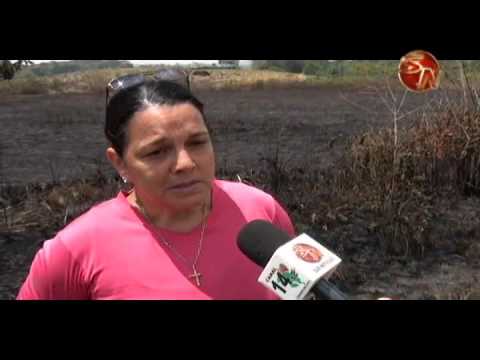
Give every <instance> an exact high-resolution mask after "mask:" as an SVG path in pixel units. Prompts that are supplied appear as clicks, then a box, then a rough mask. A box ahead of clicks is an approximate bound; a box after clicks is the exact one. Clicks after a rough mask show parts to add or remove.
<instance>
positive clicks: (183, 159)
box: [174, 149, 196, 172]
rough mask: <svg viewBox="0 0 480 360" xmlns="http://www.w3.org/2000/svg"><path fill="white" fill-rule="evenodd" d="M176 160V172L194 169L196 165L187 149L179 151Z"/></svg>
mask: <svg viewBox="0 0 480 360" xmlns="http://www.w3.org/2000/svg"><path fill="white" fill-rule="evenodd" d="M176 160H177V161H176V163H175V169H174V170H175V172H179V171H188V170H192V169H193V168H195V166H196V165H195V162H194V160H193V158H192V157H191V156H190V153H189V152H188V151H187V150H185V149H181V150H179V151H178V153H177V159H176Z"/></svg>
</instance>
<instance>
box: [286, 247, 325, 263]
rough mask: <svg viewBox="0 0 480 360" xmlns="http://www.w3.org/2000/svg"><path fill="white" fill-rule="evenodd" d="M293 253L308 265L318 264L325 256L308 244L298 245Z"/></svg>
mask: <svg viewBox="0 0 480 360" xmlns="http://www.w3.org/2000/svg"><path fill="white" fill-rule="evenodd" d="M293 251H294V252H295V255H297V257H298V258H299V259H301V260H303V261H305V262H308V263H318V262H320V261H321V260H322V257H323V254H322V253H321V252H320V250H318V249H317V248H315V247H313V246H311V245H307V244H296V245H295V246H294V247H293Z"/></svg>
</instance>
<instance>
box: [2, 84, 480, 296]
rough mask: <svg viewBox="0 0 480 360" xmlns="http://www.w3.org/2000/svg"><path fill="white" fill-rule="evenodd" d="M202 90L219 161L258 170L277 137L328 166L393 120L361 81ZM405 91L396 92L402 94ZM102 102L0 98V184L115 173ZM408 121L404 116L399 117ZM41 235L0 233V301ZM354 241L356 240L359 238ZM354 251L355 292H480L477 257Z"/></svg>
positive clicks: (350, 285) (469, 203) (407, 105)
mask: <svg viewBox="0 0 480 360" xmlns="http://www.w3.org/2000/svg"><path fill="white" fill-rule="evenodd" d="M198 95H199V98H200V99H201V100H202V101H203V102H204V103H205V105H206V114H207V118H208V120H209V122H210V126H211V128H212V129H213V131H214V142H215V147H216V152H217V157H218V160H217V161H218V166H219V167H221V168H226V167H230V168H255V167H256V166H258V165H259V161H260V160H261V159H262V157H263V156H265V155H267V154H269V153H271V151H272V147H274V146H275V144H276V143H277V142H279V143H280V151H281V153H282V156H284V157H288V159H289V161H290V162H298V163H302V164H305V163H306V164H309V165H308V167H309V168H308V169H307V171H308V170H313V169H324V168H327V167H329V166H331V165H333V164H335V161H336V160H337V159H339V157H340V156H341V155H342V153H343V152H344V145H345V142H346V140H347V139H348V137H349V136H352V135H357V134H361V133H362V132H363V131H365V130H368V129H370V128H376V127H380V126H390V125H391V124H392V114H391V113H390V112H389V110H388V108H387V106H386V104H385V103H384V101H383V100H382V97H381V96H387V94H386V93H378V92H376V91H374V90H373V89H367V88H362V87H357V88H340V87H333V86H329V87H325V88H304V89H301V88H294V89H268V90H265V89H257V90H223V91H218V90H202V91H199V93H198ZM402 95H403V92H402V91H398V92H395V96H397V100H398V101H399V102H400V99H401V98H402ZM435 96H439V94H438V93H433V94H425V95H421V94H411V93H409V94H408V95H407V96H406V98H405V102H404V105H403V107H402V110H403V113H408V112H410V111H414V110H415V109H419V110H421V108H420V107H422V106H427V104H428V103H429V101H431V100H432V99H433V98H435ZM104 107H105V98H104V96H103V95H85V94H83V95H72V94H69V95H38V96H15V97H4V98H1V99H0V126H1V128H0V129H1V131H0V184H28V183H38V182H52V181H63V180H67V179H75V178H80V177H82V178H83V177H88V176H89V175H91V174H93V173H94V172H95V171H97V169H98V168H100V169H102V171H104V172H106V173H113V172H112V170H111V168H110V166H109V164H108V163H107V162H106V160H105V156H104V151H105V147H106V142H105V140H104V136H103V120H104ZM410 119H411V116H406V117H405V118H404V119H403V120H402V124H407V123H408V121H410ZM306 157H307V158H306ZM459 208H461V209H463V210H461V211H462V212H461V214H464V215H465V214H470V215H471V216H472V219H473V218H474V217H475V216H476V215H477V214H478V213H479V212H480V206H479V202H478V201H476V200H466V201H464V202H461V203H459V204H456V208H455V207H454V206H453V205H452V207H451V209H452V210H451V211H450V212H448V214H446V215H445V216H447V217H448V216H450V217H452V216H456V214H457V213H458V211H460V210H459ZM477 218H478V217H477ZM475 226H476V227H474V230H473V231H477V230H478V233H477V234H478V235H480V225H475ZM477 228H478V229H477ZM43 236H44V235H43V234H41V233H35V232H30V233H28V234H27V233H25V234H18V233H17V234H9V233H8V232H5V233H2V232H1V231H0V299H8V298H10V299H11V298H13V297H14V296H15V293H16V291H18V287H19V286H20V283H21V281H22V280H23V277H24V276H25V274H26V271H27V270H28V265H29V262H30V261H31V258H32V256H33V254H34V252H35V250H36V249H37V247H38V245H39V244H41V242H42V241H43V240H45V239H44V238H42V237H43ZM355 241H357V245H356V246H357V248H361V247H362V245H361V243H362V237H361V236H359V237H358V239H355ZM352 243H354V242H352ZM369 251H370V250H369ZM371 251H373V250H371ZM344 253H345V254H348V251H347V252H344ZM353 253H354V254H352V255H351V257H350V258H347V259H344V260H345V263H344V265H342V266H343V267H344V269H345V270H344V271H340V273H342V272H343V273H345V274H348V278H344V279H343V280H344V283H345V286H346V288H347V289H348V290H349V291H350V292H351V293H353V295H354V297H355V298H358V299H367V298H374V297H375V296H377V295H380V296H382V295H385V294H387V295H391V296H395V297H398V298H403V299H425V298H477V296H479V295H478V288H477V287H475V284H479V281H478V276H477V274H478V273H479V272H478V270H479V269H480V265H479V263H478V261H476V260H468V259H466V258H465V257H462V256H459V255H456V254H455V252H450V253H448V254H443V255H442V256H440V255H438V256H431V257H430V258H427V259H424V260H422V261H413V260H408V261H406V260H404V259H393V260H392V261H390V262H389V267H388V268H385V267H384V266H383V265H382V266H383V267H380V265H379V266H377V267H376V266H375V264H372V263H365V261H366V260H365V259H369V257H367V256H362V255H361V251H359V252H353ZM371 258H372V257H370V259H371ZM475 258H476V259H478V257H473V259H475ZM351 274H358V276H357V277H355V276H353V275H351ZM436 294H438V295H436Z"/></svg>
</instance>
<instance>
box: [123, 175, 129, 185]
mask: <svg viewBox="0 0 480 360" xmlns="http://www.w3.org/2000/svg"><path fill="white" fill-rule="evenodd" d="M122 181H123V183H124V184H127V183H128V179H127V178H126V177H124V176H122Z"/></svg>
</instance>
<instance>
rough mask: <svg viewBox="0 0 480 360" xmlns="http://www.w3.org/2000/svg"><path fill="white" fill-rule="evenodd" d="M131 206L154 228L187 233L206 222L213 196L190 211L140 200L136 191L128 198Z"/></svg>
mask: <svg viewBox="0 0 480 360" xmlns="http://www.w3.org/2000/svg"><path fill="white" fill-rule="evenodd" d="M127 199H128V201H129V203H130V205H132V206H133V207H134V208H136V209H138V210H139V211H140V212H141V213H142V214H143V216H144V217H145V218H146V220H148V221H149V222H150V223H151V224H152V225H153V226H154V227H156V228H162V229H167V230H170V231H175V232H183V233H187V232H190V231H192V230H193V229H195V228H196V227H197V226H199V225H200V224H202V223H204V221H206V219H207V217H208V215H209V213H210V211H211V207H212V203H211V196H209V198H208V199H205V202H203V203H201V204H198V205H197V206H193V207H191V208H188V209H175V208H171V207H168V206H165V205H161V204H158V203H155V202H154V201H151V200H150V201H149V200H148V199H144V198H143V197H142V198H140V197H139V196H138V195H137V193H136V192H135V190H133V191H132V192H131V193H130V195H129V196H128V198H127Z"/></svg>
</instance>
